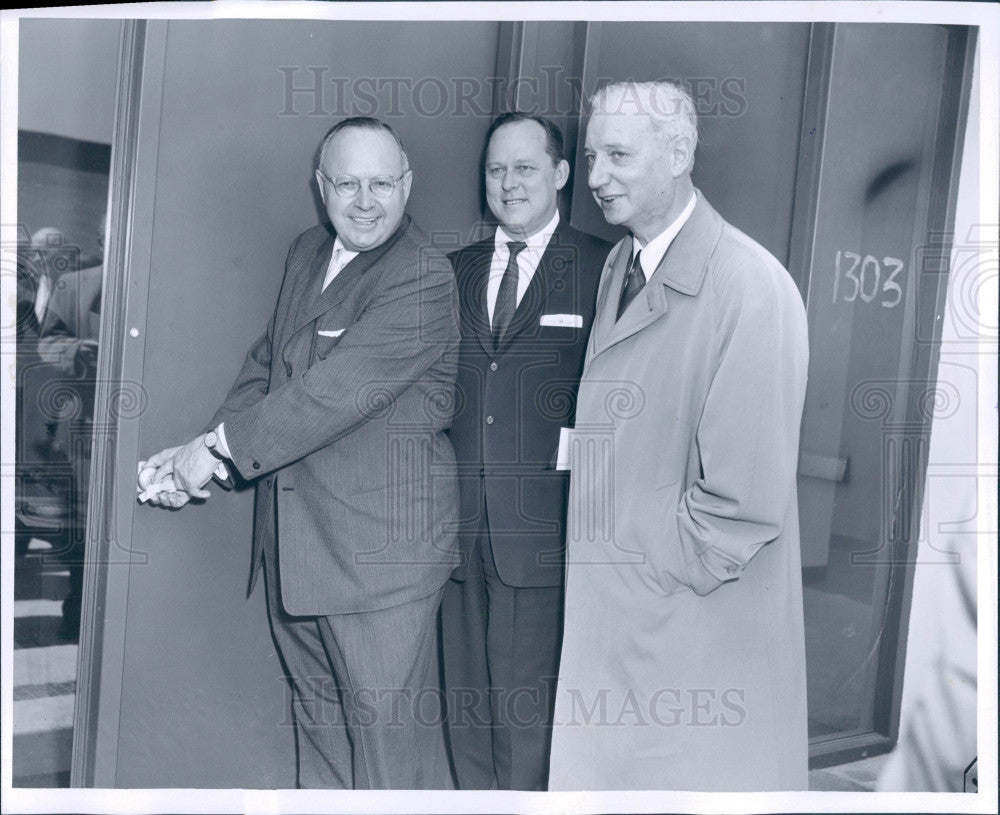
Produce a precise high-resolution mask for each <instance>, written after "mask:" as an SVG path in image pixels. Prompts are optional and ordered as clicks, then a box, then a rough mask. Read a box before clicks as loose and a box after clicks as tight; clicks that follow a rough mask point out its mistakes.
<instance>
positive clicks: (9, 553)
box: [0, 0, 1000, 813]
mask: <svg viewBox="0 0 1000 815" xmlns="http://www.w3.org/2000/svg"><path fill="white" fill-rule="evenodd" d="M44 17H61V18H73V17H81V18H106V19H121V18H130V17H142V18H148V19H202V20H209V19H230V18H258V19H274V20H277V19H317V20H334V19H341V20H382V21H386V22H391V21H401V20H434V19H448V20H526V21H527V20H557V19H573V20H577V19H580V20H594V21H601V20H609V21H617V20H623V19H628V20H636V19H648V20H651V21H700V20H705V19H710V20H712V21H716V22H721V21H732V20H742V21H753V22H795V21H806V22H817V21H822V22H867V23H889V22H893V23H901V22H902V23H946V24H951V25H973V26H979V43H978V49H979V63H978V64H979V72H978V76H977V77H976V80H975V81H976V82H977V83H978V85H979V91H980V100H981V113H980V117H979V122H978V126H979V131H980V132H979V136H980V162H981V164H980V183H981V187H980V198H981V200H980V213H979V220H978V223H980V224H1000V214H998V202H997V191H998V190H1000V178H998V166H997V156H1000V143H998V128H997V123H998V122H1000V110H998V99H1000V87H998V79H1000V63H998V55H1000V50H998V40H1000V6H997V5H994V4H985V3H967V2H811V3H805V2H705V3H700V2H699V3H693V2H634V3H611V2H593V3H575V2H551V3H549V2H532V3H519V2H514V3H473V2H461V3H421V4H411V3H313V2H234V1H233V0H217V2H214V3H135V4H129V5H117V6H76V7H70V8H55V9H30V10H9V11H0V55H2V58H0V59H2V65H0V168H2V169H0V172H2V179H3V182H2V190H0V241H2V242H3V243H4V244H5V245H9V244H8V243H7V242H8V241H11V240H14V239H15V235H14V229H15V226H14V225H15V224H16V223H17V219H16V199H17V195H16V190H17V162H16V145H17V65H18V20H19V19H21V18H44ZM974 125H975V123H973V122H970V123H969V126H970V127H971V126H974ZM980 296H981V298H982V299H981V302H980V314H996V313H997V309H998V305H997V291H996V283H995V281H994V283H993V285H992V288H991V287H990V286H986V287H984V288H983V289H982V290H981V291H980ZM2 307H3V320H4V323H3V324H4V325H13V324H14V319H13V317H12V314H13V298H10V297H8V296H7V295H6V293H5V294H4V296H3V306H2ZM980 351H981V355H982V356H981V359H983V360H985V364H984V365H983V366H982V368H981V370H980V381H982V380H983V378H984V377H988V376H990V375H991V374H992V376H993V379H992V381H991V382H990V383H989V385H990V386H991V387H992V391H990V390H989V389H988V388H987V389H984V390H983V391H982V392H981V393H980V394H979V396H980V425H981V426H980V428H979V431H980V432H979V444H980V451H979V455H980V461H984V462H991V461H995V460H996V449H997V448H996V444H997V401H996V393H997V390H996V364H995V360H996V347H995V344H992V343H990V342H987V341H981V347H980ZM991 358H992V359H993V361H994V362H993V364H992V365H991V364H990V363H989V360H990V359H991ZM990 393H992V396H990ZM984 397H985V401H984ZM0 400H2V401H0V404H2V406H3V407H2V411H3V413H2V423H3V430H4V432H3V438H2V447H0V451H2V458H0V461H2V462H5V463H4V464H3V475H4V478H5V481H6V483H11V482H10V481H9V480H7V479H9V478H10V477H11V476H12V471H13V464H12V463H11V464H7V463H6V462H12V461H13V453H14V441H13V415H12V414H13V405H14V383H13V377H12V376H9V375H5V376H3V377H0ZM996 486H997V485H996V477H995V473H994V477H993V478H992V480H989V479H983V483H981V485H980V501H981V503H980V506H981V507H982V508H984V509H985V508H987V507H991V508H992V509H991V512H992V516H993V523H994V527H993V528H994V529H995V528H996V527H995V517H996V506H997V504H996ZM0 500H2V504H0V506H2V512H3V516H2V517H3V519H4V521H3V526H2V529H3V530H8V529H12V528H13V524H12V518H13V509H14V497H13V495H12V494H11V491H10V490H5V491H3V494H2V498H0ZM8 521H10V526H8ZM9 537H10V536H8V534H7V532H6V531H5V532H4V546H3V567H4V568H3V569H2V581H0V602H2V606H3V610H2V629H0V648H2V652H0V653H2V654H3V655H4V656H8V655H10V654H12V651H13V569H12V568H10V567H11V566H12V561H13V546H11V545H8V543H9V541H8V538H9ZM981 540H983V539H982V538H981ZM985 540H989V539H985ZM993 543H994V546H992V547H989V546H980V553H979V564H980V570H979V610H980V614H979V621H978V624H979V629H978V630H979V666H980V673H979V684H978V688H979V704H980V709H979V743H980V761H979V778H980V793H979V794H976V795H973V794H960V793H934V794H927V793H878V792H808V793H806V792H797V793H791V792H784V793H752V794H737V793H691V792H671V791H662V792H641V793H640V792H632V793H622V792H614V793H611V792H588V793H582V792H581V793H528V792H489V793H473V792H438V791H428V792H424V791H407V792H402V793H401V792H390V791H384V792H361V791H358V792H337V791H302V790H265V791H255V790H188V789H162V790H161V789H150V790H102V789H47V790H40V789H22V788H18V789H12V787H11V780H12V759H11V750H12V744H13V736H12V708H13V670H12V664H11V663H12V660H11V659H7V658H5V659H2V661H0V664H2V672H0V685H2V688H3V690H2V717H0V724H2V739H0V753H2V765H0V783H2V790H0V793H2V812H3V813H8V812H9V813H22V812H23V813H46V812H56V811H59V812H94V813H98V812H99V813H137V812H142V813H145V812H150V813H153V812H174V813H216V812H220V813H223V812H246V813H272V812H290V811H291V812H298V813H327V812H354V813H399V812H413V813H494V812H519V813H555V812H559V813H593V812H631V813H648V812H721V811H725V812H733V813H744V812H746V813H750V812H810V811H825V812H901V811H906V812H947V813H958V812H963V813H964V812H983V813H990V812H996V811H997V748H996V745H997V676H996V664H997V615H996V611H997V599H996V597H997V585H996V575H997V559H996V546H995V543H996V541H995V539H994V540H993ZM984 612H986V613H984Z"/></svg>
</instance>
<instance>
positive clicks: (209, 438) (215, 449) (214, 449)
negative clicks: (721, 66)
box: [205, 430, 225, 461]
mask: <svg viewBox="0 0 1000 815" xmlns="http://www.w3.org/2000/svg"><path fill="white" fill-rule="evenodd" d="M205 446H206V447H207V448H208V450H209V452H210V453H211V454H212V455H213V456H215V457H216V458H217V459H219V461H222V460H223V459H225V456H224V455H222V451H221V450H220V449H219V434H218V433H216V432H215V431H214V430H209V431H208V432H207V433H206V434H205Z"/></svg>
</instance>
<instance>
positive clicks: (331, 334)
mask: <svg viewBox="0 0 1000 815" xmlns="http://www.w3.org/2000/svg"><path fill="white" fill-rule="evenodd" d="M345 331H347V329H346V328H338V329H337V330H336V331H323V330H322V329H320V330H319V331H317V332H316V333H317V334H319V335H320V336H321V337H339V336H340V335H341V334H343V333H344V332H345Z"/></svg>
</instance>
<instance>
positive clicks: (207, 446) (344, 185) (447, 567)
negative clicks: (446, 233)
mask: <svg viewBox="0 0 1000 815" xmlns="http://www.w3.org/2000/svg"><path fill="white" fill-rule="evenodd" d="M411 180H412V175H411V173H410V170H409V164H408V161H407V158H406V154H405V152H403V148H402V145H401V144H400V143H399V139H398V137H397V136H396V134H395V133H394V132H393V130H392V129H391V128H390V127H388V125H386V124H384V123H383V122H381V121H379V120H376V119H370V118H363V117H358V118H352V119H347V120H344V121H342V122H341V123H339V124H338V125H336V126H335V127H334V128H333V129H331V131H330V132H329V133H328V135H327V137H326V139H325V140H324V143H323V149H322V152H321V155H320V161H319V166H318V168H317V170H316V182H317V184H318V186H319V189H320V194H321V196H322V199H323V203H324V204H325V206H326V210H327V214H328V215H329V217H330V222H331V224H332V226H333V230H334V234H331V232H330V231H329V230H328V229H327V228H326V227H325V226H315V227H313V228H311V229H308V230H306V231H305V232H303V233H302V234H301V235H299V237H298V238H296V240H295V242H294V243H293V244H292V247H291V249H290V250H289V254H288V260H287V263H286V270H285V279H284V282H283V283H282V287H281V293H280V294H279V296H278V303H277V306H276V308H275V312H274V316H273V318H272V319H271V322H270V324H269V325H268V327H267V330H266V331H265V332H264V334H262V335H261V337H260V338H259V339H258V340H257V341H256V342H255V343H254V345H253V346H252V347H251V349H250V351H249V353H248V354H247V358H246V361H245V362H244V365H243V369H242V370H241V371H240V373H239V375H238V376H237V378H236V381H235V383H234V384H233V386H232V388H231V389H230V391H229V394H228V395H227V397H226V399H225V401H224V402H223V404H222V406H221V407H220V408H219V410H218V411H217V412H216V414H215V417H214V418H213V419H212V421H211V422H210V423H209V425H208V427H209V428H211V429H210V431H209V432H208V433H204V434H202V435H200V436H197V437H196V438H195V439H194V440H193V441H191V442H190V443H189V444H187V445H185V446H184V447H180V448H172V449H168V450H165V451H162V452H161V453H158V454H157V455H156V456H154V457H153V458H151V459H150V460H149V462H147V463H146V471H145V472H144V474H141V475H140V479H139V486H140V488H143V489H147V488H149V487H150V485H151V484H166V483H170V485H171V486H172V487H174V488H175V489H173V490H172V491H171V490H168V491H166V492H161V493H159V494H157V495H154V496H153V500H154V501H155V502H157V503H160V504H162V505H165V506H169V507H177V506H181V505H183V504H184V503H186V502H187V500H188V499H189V498H190V497H192V496H194V497H201V498H204V497H207V496H208V493H207V492H206V491H205V490H204V489H203V487H204V484H205V483H206V482H207V481H208V480H209V479H210V478H211V477H212V474H213V472H215V471H216V470H217V467H218V465H219V464H220V460H221V463H222V464H223V465H224V466H225V467H226V468H229V469H230V471H231V472H232V471H233V470H235V471H237V472H238V473H239V475H241V476H242V477H243V478H244V479H246V480H248V481H254V482H255V483H256V485H257V504H256V513H255V528H254V548H253V575H254V577H256V575H257V574H258V573H259V571H260V570H261V567H263V572H264V576H265V579H266V590H267V600H268V612H269V617H270V621H271V630H272V633H273V635H274V640H275V643H276V645H277V647H278V652H279V654H280V656H281V658H282V661H283V663H284V666H285V669H286V672H287V674H288V677H289V680H290V686H291V691H292V713H293V717H294V720H295V728H296V743H297V747H298V783H299V786H301V787H314V788H331V789H344V788H346V789H351V788H355V789H406V788H433V787H439V786H443V785H444V784H445V783H446V779H447V758H446V756H445V754H444V740H443V734H442V728H441V727H439V726H435V725H439V724H440V721H439V719H438V720H436V719H435V717H434V716H432V715H431V714H430V713H428V711H427V709H426V708H425V707H423V704H424V703H425V702H426V698H427V695H428V693H429V694H431V696H433V694H435V693H436V692H437V675H436V672H435V671H434V659H435V650H434V644H435V640H436V632H437V613H438V607H439V605H440V600H441V594H442V589H443V586H444V584H445V582H446V581H447V580H448V576H449V574H450V573H451V571H452V569H453V568H454V565H455V562H456V557H455V552H454V543H455V535H454V531H453V530H454V524H455V521H456V520H457V513H458V488H457V481H456V474H455V458H454V453H453V451H452V447H451V443H450V442H449V441H448V439H447V437H446V435H445V430H446V429H447V428H448V426H449V425H450V423H451V414H452V409H453V406H454V399H455V393H454V383H455V371H456V361H455V353H456V351H457V348H458V321H457V289H456V286H455V277H454V273H453V271H452V268H451V265H450V264H449V263H448V260H447V258H446V257H445V256H444V255H442V254H441V253H440V252H437V251H436V250H434V249H433V248H432V247H431V246H430V242H429V240H428V238H427V236H426V235H425V234H424V233H423V232H421V230H420V229H419V228H418V227H417V226H416V225H415V224H414V223H413V222H412V221H411V220H410V218H409V217H408V216H407V215H406V214H405V205H406V200H407V197H408V195H409V191H410V182H411ZM151 467H155V468H157V469H156V470H155V472H154V471H153V470H152V469H150V468H151ZM425 692H427V693H425Z"/></svg>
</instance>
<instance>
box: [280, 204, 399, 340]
mask: <svg viewBox="0 0 1000 815" xmlns="http://www.w3.org/2000/svg"><path fill="white" fill-rule="evenodd" d="M409 222H410V218H409V216H404V217H403V222H402V223H401V224H400V225H399V227H398V228H397V229H396V231H395V233H393V235H392V236H391V237H390V238H389V239H388V240H387V241H386V242H385V243H383V244H382V245H381V246H378V247H376V248H375V249H372V250H370V251H368V252H360V253H359V254H358V255H357V257H355V258H354V259H353V260H351V262H350V263H348V264H347V265H346V266H345V267H344V268H343V269H341V270H340V272H339V273H338V274H337V276H336V277H335V278H334V279H333V282H331V283H330V285H329V286H327V287H326V291H323V290H322V287H323V281H324V279H325V278H326V270H327V268H328V267H329V265H330V256H331V254H332V253H333V238H329V239H328V240H325V241H323V243H322V244H321V245H320V247H319V249H317V251H316V257H315V258H314V260H313V263H312V266H311V269H310V272H309V276H308V280H307V282H306V284H305V286H304V293H305V294H307V295H312V296H307V297H304V298H303V299H304V301H305V302H304V303H303V304H302V307H300V308H299V311H298V315H297V319H296V320H295V324H294V326H293V328H292V333H295V332H297V331H300V330H301V329H302V328H304V327H305V326H307V325H309V324H310V323H311V322H313V320H315V319H316V318H317V317H319V316H320V315H322V314H325V313H326V312H327V311H329V310H330V309H331V308H333V307H334V306H336V305H337V304H339V303H341V302H342V301H343V300H344V299H345V298H346V297H347V295H349V294H350V293H351V292H352V291H354V289H355V286H354V284H355V283H356V282H357V281H358V279H360V278H361V277H362V276H363V275H364V273H365V272H367V271H368V270H369V269H370V268H371V267H372V266H374V265H375V264H376V263H378V262H379V261H380V260H381V259H382V257H383V256H384V255H385V253H386V252H388V251H389V249H390V248H391V247H392V246H393V245H394V244H395V243H396V241H397V240H398V239H399V237H400V236H401V235H402V234H403V233H404V232H405V231H406V228H407V227H408V226H409Z"/></svg>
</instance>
